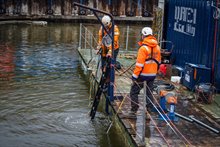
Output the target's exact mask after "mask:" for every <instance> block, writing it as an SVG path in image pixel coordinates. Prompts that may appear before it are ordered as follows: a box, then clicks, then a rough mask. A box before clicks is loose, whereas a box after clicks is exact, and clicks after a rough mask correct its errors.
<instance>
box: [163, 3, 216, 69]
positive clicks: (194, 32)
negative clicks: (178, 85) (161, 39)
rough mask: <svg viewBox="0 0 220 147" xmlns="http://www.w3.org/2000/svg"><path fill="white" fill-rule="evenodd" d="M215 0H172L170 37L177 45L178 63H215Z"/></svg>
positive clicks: (169, 9)
mask: <svg viewBox="0 0 220 147" xmlns="http://www.w3.org/2000/svg"><path fill="white" fill-rule="evenodd" d="M211 5H212V2H211V1H206V0H181V1H180V0H169V1H168V4H167V6H168V8H167V11H166V13H167V14H166V16H167V18H165V19H166V31H165V36H166V38H165V39H166V40H168V41H172V42H173V43H174V45H175V47H174V50H173V54H172V58H173V59H174V64H176V65H179V66H182V67H184V65H185V63H186V62H190V63H194V64H204V65H206V66H207V67H211V65H212V52H213V37H214V35H213V34H214V19H213V15H212V14H213V7H212V6H211Z"/></svg>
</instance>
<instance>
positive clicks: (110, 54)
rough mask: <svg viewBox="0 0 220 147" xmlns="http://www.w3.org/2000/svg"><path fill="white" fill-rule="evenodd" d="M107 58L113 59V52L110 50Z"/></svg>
mask: <svg viewBox="0 0 220 147" xmlns="http://www.w3.org/2000/svg"><path fill="white" fill-rule="evenodd" d="M106 57H107V58H108V57H109V58H111V57H112V50H109V51H108V53H107V55H106Z"/></svg>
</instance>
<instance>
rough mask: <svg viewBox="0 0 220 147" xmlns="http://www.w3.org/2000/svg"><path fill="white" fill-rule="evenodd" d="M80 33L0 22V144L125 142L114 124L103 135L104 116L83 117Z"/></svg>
mask: <svg viewBox="0 0 220 147" xmlns="http://www.w3.org/2000/svg"><path fill="white" fill-rule="evenodd" d="M94 29H96V27H94ZM78 33H79V25H78V24H76V25H73V24H49V25H48V26H46V27H41V26H29V25H1V27H0V129H1V131H0V146H2V147H7V146H8V147H11V146H22V147H25V146H28V147H29V146H47V147H49V146H125V145H124V143H123V140H122V139H121V138H120V135H119V134H118V133H117V130H115V128H112V129H111V130H110V133H109V135H107V134H106V133H105V132H106V129H107V125H108V123H109V122H108V120H107V119H103V118H105V116H103V115H102V114H101V113H98V115H97V117H96V119H95V120H94V121H93V122H92V121H90V118H89V117H87V114H88V112H89V110H90V108H89V107H88V97H89V94H88V89H89V87H88V80H87V79H86V78H85V77H84V76H83V74H82V71H81V70H80V68H79V63H78V58H79V57H78V54H77V51H76V48H77V46H78ZM103 124H104V125H103Z"/></svg>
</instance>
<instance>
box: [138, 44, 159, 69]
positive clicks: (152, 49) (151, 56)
mask: <svg viewBox="0 0 220 147" xmlns="http://www.w3.org/2000/svg"><path fill="white" fill-rule="evenodd" d="M142 46H144V47H145V48H146V49H147V50H148V49H149V48H148V47H149V46H148V45H146V44H143V45H142ZM142 46H141V47H142ZM153 51H154V48H153V47H151V55H150V58H148V59H146V60H145V62H147V61H151V60H153V61H154V62H155V63H157V70H159V67H160V63H159V62H158V61H157V60H156V59H155V58H153ZM143 68H144V66H143V67H142V70H143ZM142 70H141V72H142Z"/></svg>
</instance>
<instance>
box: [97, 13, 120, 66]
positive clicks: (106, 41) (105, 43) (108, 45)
mask: <svg viewBox="0 0 220 147" xmlns="http://www.w3.org/2000/svg"><path fill="white" fill-rule="evenodd" d="M101 21H102V23H103V25H104V26H105V28H106V29H107V31H108V33H109V35H111V34H112V33H111V28H112V22H111V18H110V17H109V16H108V15H104V16H103V17H102V20H101ZM109 35H108V34H107V32H106V31H105V30H104V28H103V27H102V26H101V27H100V29H99V40H98V46H97V48H96V49H97V50H100V49H101V56H102V67H103V66H104V65H105V60H106V57H111V56H112V41H111V37H110V36H109ZM119 35H120V32H119V28H118V26H117V25H114V57H113V59H114V62H116V58H117V56H118V53H119Z"/></svg>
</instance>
